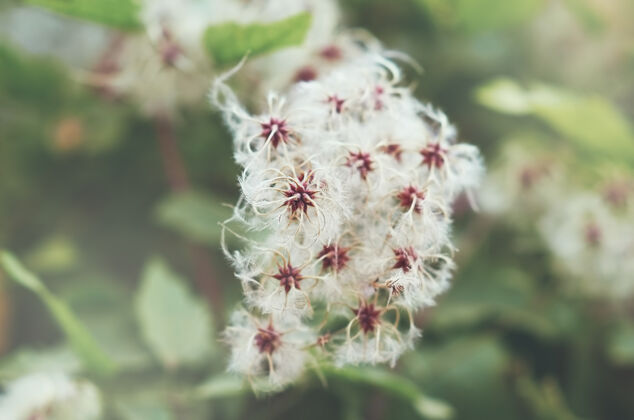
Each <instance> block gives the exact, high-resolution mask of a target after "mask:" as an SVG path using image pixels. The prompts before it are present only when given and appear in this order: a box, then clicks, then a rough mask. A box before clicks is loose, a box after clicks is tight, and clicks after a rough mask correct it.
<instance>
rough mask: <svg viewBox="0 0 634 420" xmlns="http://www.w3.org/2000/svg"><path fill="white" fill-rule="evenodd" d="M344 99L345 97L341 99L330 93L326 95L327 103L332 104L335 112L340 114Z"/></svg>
mask: <svg viewBox="0 0 634 420" xmlns="http://www.w3.org/2000/svg"><path fill="white" fill-rule="evenodd" d="M345 101H346V100H345V99H341V98H339V97H338V96H337V95H330V96H329V97H328V103H329V104H332V105H333V107H334V108H335V112H336V113H337V114H341V111H342V110H343V103H344V102H345Z"/></svg>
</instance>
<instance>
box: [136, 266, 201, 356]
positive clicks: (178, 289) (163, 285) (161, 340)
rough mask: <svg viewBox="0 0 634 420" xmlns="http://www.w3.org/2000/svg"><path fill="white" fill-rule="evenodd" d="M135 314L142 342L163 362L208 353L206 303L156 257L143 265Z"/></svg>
mask: <svg viewBox="0 0 634 420" xmlns="http://www.w3.org/2000/svg"><path fill="white" fill-rule="evenodd" d="M136 314H137V319H138V321H139V324H140V326H141V330H142V333H143V337H144V338H145V341H146V343H147V344H148V346H149V347H150V349H151V350H152V352H153V353H154V355H155V356H156V357H158V358H159V360H160V361H161V362H162V363H163V365H164V366H166V367H168V368H175V367H178V366H181V365H183V364H187V363H195V362H198V361H201V360H202V359H204V358H205V357H208V356H209V355H210V353H211V343H212V339H213V334H212V323H211V316H210V314H209V311H208V310H207V307H206V306H205V304H204V303H203V302H202V301H200V300H199V299H197V298H196V297H195V296H193V295H192V293H191V292H190V291H189V290H187V288H186V286H185V282H184V281H183V279H182V278H180V277H178V276H177V275H176V274H175V273H173V272H172V271H171V270H170V269H169V267H168V266H167V265H166V264H165V263H164V262H163V261H161V260H159V259H153V260H151V261H150V262H149V263H148V264H147V265H146V267H145V270H144V273H143V279H142V281H141V288H140V290H139V291H138V294H137V296H136Z"/></svg>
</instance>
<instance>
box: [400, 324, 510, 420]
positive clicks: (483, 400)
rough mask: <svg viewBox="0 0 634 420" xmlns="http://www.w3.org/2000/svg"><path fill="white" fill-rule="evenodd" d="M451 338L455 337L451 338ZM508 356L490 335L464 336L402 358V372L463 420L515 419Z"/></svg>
mask: <svg viewBox="0 0 634 420" xmlns="http://www.w3.org/2000/svg"><path fill="white" fill-rule="evenodd" d="M453 336H454V337H455V336H457V335H455V334H454V335H453ZM510 360H511V359H510V357H509V354H508V353H507V352H506V350H505V348H504V346H503V345H502V343H501V342H500V340H499V339H498V338H496V337H495V336H493V335H481V336H463V337H460V338H457V339H452V340H449V341H445V342H442V343H441V344H439V345H438V344H433V343H431V342H429V343H427V345H425V346H422V348H421V349H420V350H419V351H417V352H411V353H408V354H407V355H405V356H404V357H403V359H402V361H401V365H402V366H403V371H404V372H407V374H408V376H410V377H416V378H418V380H419V381H420V384H421V386H422V387H423V388H424V389H425V391H426V392H428V393H430V394H431V395H434V396H435V397H437V398H442V399H443V400H445V401H450V402H451V405H452V407H453V408H454V410H455V411H456V413H457V417H459V418H463V416H464V417H467V418H476V419H480V418H491V416H490V414H491V409H490V407H495V409H496V413H497V414H498V415H497V416H496V417H495V418H500V419H511V418H518V417H519V415H518V413H517V412H516V411H515V408H514V405H513V401H512V399H513V397H512V393H511V392H510V390H509V389H508V378H507V373H508V368H509V363H510Z"/></svg>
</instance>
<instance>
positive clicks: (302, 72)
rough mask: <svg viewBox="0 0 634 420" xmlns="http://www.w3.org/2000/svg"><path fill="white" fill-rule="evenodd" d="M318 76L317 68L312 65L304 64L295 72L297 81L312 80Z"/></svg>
mask: <svg viewBox="0 0 634 420" xmlns="http://www.w3.org/2000/svg"><path fill="white" fill-rule="evenodd" d="M316 78H317V70H315V69H314V68H313V67H311V66H304V67H302V68H300V69H299V70H297V73H295V81H296V82H310V81H311V80H315V79H316Z"/></svg>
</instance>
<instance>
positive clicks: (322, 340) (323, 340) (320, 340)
mask: <svg viewBox="0 0 634 420" xmlns="http://www.w3.org/2000/svg"><path fill="white" fill-rule="evenodd" d="M330 338H331V336H330V333H326V334H324V335H320V336H319V337H317V345H318V346H319V347H321V348H324V347H326V344H328V342H330Z"/></svg>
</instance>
